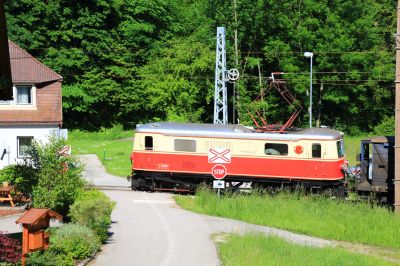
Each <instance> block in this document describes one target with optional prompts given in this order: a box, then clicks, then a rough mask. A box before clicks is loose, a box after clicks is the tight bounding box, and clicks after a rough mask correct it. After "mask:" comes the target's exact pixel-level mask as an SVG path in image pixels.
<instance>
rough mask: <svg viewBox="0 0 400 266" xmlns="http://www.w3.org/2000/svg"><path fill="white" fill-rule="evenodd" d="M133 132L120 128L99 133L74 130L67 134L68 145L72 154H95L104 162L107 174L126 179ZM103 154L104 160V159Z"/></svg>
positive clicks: (129, 165)
mask: <svg viewBox="0 0 400 266" xmlns="http://www.w3.org/2000/svg"><path fill="white" fill-rule="evenodd" d="M133 134H134V133H133V131H132V130H130V131H124V130H122V127H114V128H111V129H107V130H101V131H99V132H84V131H80V130H74V131H71V132H70V133H69V136H68V144H69V145H71V146H72V153H73V154H96V155H97V157H98V158H99V159H100V160H101V161H102V162H104V166H105V168H106V169H107V172H109V173H110V174H113V175H117V176H122V177H126V176H127V175H129V174H130V169H131V162H130V160H129V155H130V153H131V151H132V145H133V141H132V140H128V139H127V138H132V137H133ZM104 154H105V158H104Z"/></svg>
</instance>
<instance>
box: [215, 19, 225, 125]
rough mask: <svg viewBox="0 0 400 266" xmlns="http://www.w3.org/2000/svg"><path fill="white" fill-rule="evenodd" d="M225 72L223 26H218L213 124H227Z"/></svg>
mask: <svg viewBox="0 0 400 266" xmlns="http://www.w3.org/2000/svg"><path fill="white" fill-rule="evenodd" d="M225 73H226V53H225V27H218V28H217V48H216V56H215V92H214V124H228V100H227V91H226V80H225Z"/></svg>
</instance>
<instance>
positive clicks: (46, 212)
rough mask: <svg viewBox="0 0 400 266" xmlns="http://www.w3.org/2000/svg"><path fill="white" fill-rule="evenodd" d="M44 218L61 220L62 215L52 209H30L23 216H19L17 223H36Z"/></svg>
mask: <svg viewBox="0 0 400 266" xmlns="http://www.w3.org/2000/svg"><path fill="white" fill-rule="evenodd" d="M43 219H48V220H50V219H57V220H59V221H61V220H62V216H61V215H60V214H58V213H56V212H54V211H52V210H50V209H30V210H29V211H27V212H26V213H24V214H23V215H22V216H21V217H19V218H18V220H16V221H15V223H17V224H23V225H35V224H37V223H39V222H40V221H42V220H43Z"/></svg>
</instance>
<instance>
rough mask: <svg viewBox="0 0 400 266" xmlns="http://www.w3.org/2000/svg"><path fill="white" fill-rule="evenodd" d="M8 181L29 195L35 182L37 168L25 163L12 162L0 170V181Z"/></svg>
mask: <svg viewBox="0 0 400 266" xmlns="http://www.w3.org/2000/svg"><path fill="white" fill-rule="evenodd" d="M3 181H8V182H9V183H10V184H12V185H14V186H15V188H16V189H17V190H18V191H19V192H22V193H23V194H25V195H26V196H30V195H31V193H32V188H33V186H35V185H36V184H37V170H36V169H34V168H33V167H31V166H29V165H25V164H14V165H9V166H6V167H4V168H3V169H1V170H0V183H1V182H3Z"/></svg>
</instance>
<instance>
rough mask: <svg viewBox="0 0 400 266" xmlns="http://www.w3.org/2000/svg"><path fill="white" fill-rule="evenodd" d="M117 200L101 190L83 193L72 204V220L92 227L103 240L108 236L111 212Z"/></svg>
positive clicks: (70, 214)
mask: <svg viewBox="0 0 400 266" xmlns="http://www.w3.org/2000/svg"><path fill="white" fill-rule="evenodd" d="M114 207H115V202H113V201H111V200H110V199H109V198H108V197H107V196H106V195H105V194H104V193H103V192H101V191H99V190H88V191H85V192H84V193H82V194H81V195H80V196H79V197H78V199H77V200H76V201H75V203H74V204H73V205H72V206H71V209H70V213H69V216H70V217H71V220H72V222H75V223H78V224H81V225H84V226H87V227H89V228H91V229H92V230H93V231H94V232H95V233H96V235H97V236H98V237H99V238H100V240H101V241H103V242H104V241H105V240H106V239H107V238H108V234H107V230H108V226H109V225H110V224H111V212H112V210H113V208H114Z"/></svg>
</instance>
